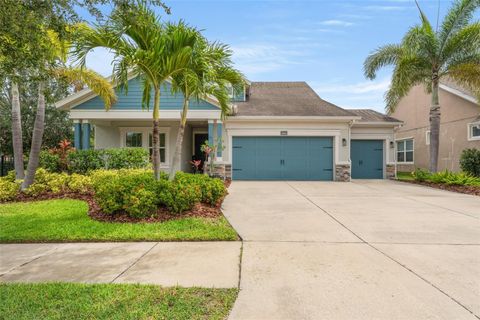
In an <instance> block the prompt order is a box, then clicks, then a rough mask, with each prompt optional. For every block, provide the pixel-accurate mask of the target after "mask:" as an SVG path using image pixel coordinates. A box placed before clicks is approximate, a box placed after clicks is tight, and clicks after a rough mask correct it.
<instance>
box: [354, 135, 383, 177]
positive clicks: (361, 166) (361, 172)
mask: <svg viewBox="0 0 480 320" xmlns="http://www.w3.org/2000/svg"><path fill="white" fill-rule="evenodd" d="M350 157H351V159H352V178H353V179H382V178H383V141H382V140H352V141H351V149H350Z"/></svg>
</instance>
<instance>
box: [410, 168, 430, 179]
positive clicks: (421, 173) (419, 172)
mask: <svg viewBox="0 0 480 320" xmlns="http://www.w3.org/2000/svg"><path fill="white" fill-rule="evenodd" d="M412 176H413V178H414V179H415V180H417V181H425V180H427V178H428V177H429V176H430V172H428V171H427V170H425V169H415V171H413V172H412Z"/></svg>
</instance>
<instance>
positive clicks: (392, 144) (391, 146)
mask: <svg viewBox="0 0 480 320" xmlns="http://www.w3.org/2000/svg"><path fill="white" fill-rule="evenodd" d="M394 147H395V143H394V142H393V141H390V149H393V148H394Z"/></svg>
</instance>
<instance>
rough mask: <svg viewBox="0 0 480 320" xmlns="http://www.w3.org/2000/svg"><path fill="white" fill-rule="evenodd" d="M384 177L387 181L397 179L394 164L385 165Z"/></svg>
mask: <svg viewBox="0 0 480 320" xmlns="http://www.w3.org/2000/svg"><path fill="white" fill-rule="evenodd" d="M385 176H386V178H387V179H395V178H396V177H397V173H396V170H395V165H394V164H387V165H386V174H385Z"/></svg>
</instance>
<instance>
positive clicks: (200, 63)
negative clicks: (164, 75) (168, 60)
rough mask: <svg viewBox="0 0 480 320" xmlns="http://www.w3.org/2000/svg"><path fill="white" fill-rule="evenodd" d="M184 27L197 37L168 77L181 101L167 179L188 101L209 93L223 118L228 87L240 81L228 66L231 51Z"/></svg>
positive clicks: (172, 171) (176, 155) (177, 155)
mask: <svg viewBox="0 0 480 320" xmlns="http://www.w3.org/2000/svg"><path fill="white" fill-rule="evenodd" d="M184 27H185V28H186V29H189V30H187V31H186V32H188V31H189V32H191V33H193V34H194V35H195V37H196V38H197V40H196V41H195V45H194V47H193V50H192V55H191V58H190V61H189V63H188V65H187V66H186V67H185V68H184V69H183V70H182V71H181V72H178V73H176V74H175V75H174V76H173V77H172V90H173V92H181V93H182V94H183V96H184V100H183V108H182V112H181V117H180V126H179V130H178V133H177V142H176V144H175V152H174V155H173V161H172V166H171V168H170V175H169V179H170V180H173V178H174V177H175V173H176V172H177V171H178V170H180V159H181V152H182V144H183V137H184V133H185V125H186V123H187V113H188V108H189V103H190V100H191V99H196V100H199V99H201V98H205V97H207V96H209V95H210V96H213V97H214V98H215V99H216V100H217V101H218V103H219V105H220V109H221V111H222V117H225V116H226V115H227V113H228V111H229V110H230V107H229V102H230V98H229V92H230V91H231V88H232V87H235V86H238V85H240V84H243V83H244V77H243V75H242V74H241V73H240V72H239V71H237V70H235V69H234V68H233V67H232V61H231V55H232V52H231V50H230V49H229V48H228V47H227V46H226V45H223V44H219V43H213V44H212V43H209V42H208V41H207V40H206V39H205V38H204V37H203V36H202V35H201V34H200V32H198V31H197V30H195V29H193V28H188V27H187V26H184Z"/></svg>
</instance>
